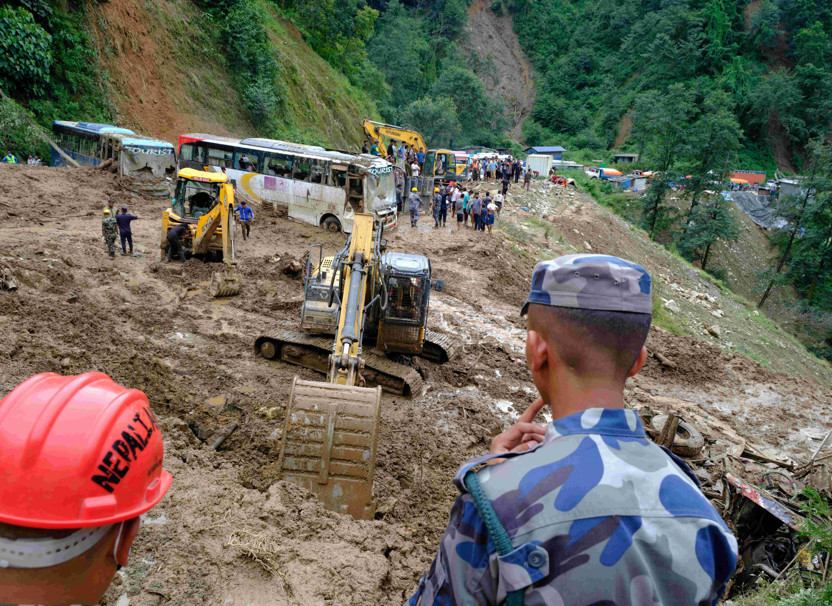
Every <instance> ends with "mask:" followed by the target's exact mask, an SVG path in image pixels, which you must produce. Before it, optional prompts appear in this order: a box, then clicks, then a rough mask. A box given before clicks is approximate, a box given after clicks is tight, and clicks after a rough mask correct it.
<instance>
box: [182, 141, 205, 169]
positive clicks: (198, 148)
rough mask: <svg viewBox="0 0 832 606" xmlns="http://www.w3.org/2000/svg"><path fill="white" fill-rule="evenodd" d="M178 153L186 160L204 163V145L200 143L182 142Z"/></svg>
mask: <svg viewBox="0 0 832 606" xmlns="http://www.w3.org/2000/svg"><path fill="white" fill-rule="evenodd" d="M179 155H180V156H181V157H182V159H183V160H185V161H187V162H198V163H199V164H204V163H205V146H204V145H203V144H200V143H183V144H182V148H181V149H180V150H179Z"/></svg>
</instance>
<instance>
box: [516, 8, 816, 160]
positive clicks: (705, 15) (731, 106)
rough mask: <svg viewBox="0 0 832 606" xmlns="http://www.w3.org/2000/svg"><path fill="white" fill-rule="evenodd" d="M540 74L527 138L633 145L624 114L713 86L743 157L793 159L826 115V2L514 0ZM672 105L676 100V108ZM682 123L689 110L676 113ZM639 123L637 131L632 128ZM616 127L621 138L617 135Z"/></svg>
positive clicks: (698, 98)
mask: <svg viewBox="0 0 832 606" xmlns="http://www.w3.org/2000/svg"><path fill="white" fill-rule="evenodd" d="M509 6H510V7H511V9H512V10H513V11H514V22H515V28H516V30H517V33H518V36H519V38H520V42H521V44H522V45H523V47H524V49H525V51H526V52H527V53H528V54H529V56H530V57H531V59H532V62H533V64H534V66H535V68H536V70H537V72H538V73H539V74H540V77H539V79H538V81H537V91H538V92H537V99H536V102H535V107H534V111H533V113H532V118H533V120H531V121H529V123H527V125H526V129H525V132H526V135H527V138H531V139H534V141H530V143H536V144H540V143H545V142H549V141H552V142H555V141H557V142H558V143H559V144H562V145H565V146H567V147H570V148H572V149H575V148H585V149H594V150H609V149H610V148H612V147H613V146H615V147H618V146H623V147H624V148H625V149H627V148H628V145H629V147H632V148H637V147H639V145H640V143H637V142H636V141H632V138H631V142H629V143H628V142H627V138H628V137H627V124H626V122H623V121H622V116H624V115H626V114H627V113H631V112H633V108H635V109H636V111H635V113H636V114H637V113H638V107H639V99H642V98H645V97H647V96H650V95H658V96H666V95H667V92H668V91H669V90H670V89H671V88H672V87H673V86H674V85H677V86H680V87H682V88H683V89H684V90H685V91H687V92H688V94H689V96H690V97H691V101H690V103H692V104H694V105H697V104H701V103H702V101H703V99H705V98H707V97H708V96H710V95H713V94H714V93H716V92H720V93H723V94H724V95H725V96H726V97H725V103H724V106H725V107H726V108H727V109H728V110H729V111H730V112H731V113H732V114H733V115H734V116H735V118H736V120H737V121H738V122H739V125H740V127H741V128H742V134H741V135H739V137H738V139H739V142H740V153H739V159H738V162H739V164H741V165H743V166H744V167H749V168H751V167H755V168H758V169H765V170H767V171H770V172H772V173H773V172H774V170H775V169H777V168H779V169H781V170H794V169H795V168H798V169H799V168H800V161H801V159H802V158H803V157H804V156H805V146H806V144H807V142H808V141H809V140H810V139H811V138H815V137H819V136H822V135H823V133H824V132H825V131H826V130H828V128H829V126H830V122H832V104H830V91H832V39H830V37H829V33H828V32H829V31H830V28H832V7H830V4H829V3H828V2H827V1H825V0H806V1H803V2H793V1H791V0H765V1H763V2H758V1H752V2H750V3H749V2H746V1H744V0H739V1H735V2H724V1H723V0H701V1H700V0H696V1H695V0H682V1H679V2H643V1H642V0H623V1H613V0H585V1H579V2H574V1H572V0H540V1H537V2H530V1H528V0H512V1H511V2H510V3H509ZM674 109H675V108H674ZM673 113H674V114H675V116H676V117H677V119H678V121H679V122H680V123H681V124H684V122H685V110H684V108H683V107H679V108H678V111H674V112H673ZM634 133H635V131H634ZM617 134H618V135H619V136H618V137H616V135H617Z"/></svg>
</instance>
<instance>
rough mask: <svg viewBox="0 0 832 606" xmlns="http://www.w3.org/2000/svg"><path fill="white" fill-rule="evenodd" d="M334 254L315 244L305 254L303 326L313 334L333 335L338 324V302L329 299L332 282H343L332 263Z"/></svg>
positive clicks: (335, 284)
mask: <svg viewBox="0 0 832 606" xmlns="http://www.w3.org/2000/svg"><path fill="white" fill-rule="evenodd" d="M332 262H333V257H324V256H323V247H322V246H321V245H320V244H315V245H313V246H312V247H310V248H309V255H308V256H307V258H306V268H305V269H306V271H305V280H304V289H303V290H304V295H303V306H302V307H301V312H300V327H301V330H303V331H304V332H308V333H312V334H325V335H334V334H335V331H336V329H337V327H338V311H339V309H338V305H337V303H336V302H335V301H334V300H333V301H331V300H330V286H333V285H334V287H335V288H338V287H339V286H340V280H341V272H340V271H336V270H334V269H333V267H332Z"/></svg>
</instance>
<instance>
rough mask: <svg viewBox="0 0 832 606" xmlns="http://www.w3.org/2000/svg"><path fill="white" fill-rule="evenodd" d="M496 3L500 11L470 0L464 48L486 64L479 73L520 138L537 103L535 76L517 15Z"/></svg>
mask: <svg viewBox="0 0 832 606" xmlns="http://www.w3.org/2000/svg"><path fill="white" fill-rule="evenodd" d="M497 6H498V8H499V13H498V12H497V11H495V10H494V9H493V8H492V6H491V4H490V3H488V2H486V0H474V1H473V2H471V5H470V6H469V7H468V25H467V26H466V28H465V32H466V34H467V38H466V39H465V41H464V42H463V44H462V48H463V49H464V50H466V51H469V52H470V51H473V52H474V53H476V55H477V57H478V58H479V61H480V62H481V64H482V66H483V69H481V70H480V71H479V76H480V78H482V79H483V81H484V82H485V84H486V92H487V93H488V94H489V95H491V96H492V97H496V98H499V99H500V100H501V101H502V102H503V103H504V105H505V111H506V113H507V114H508V116H509V121H510V129H511V130H510V132H511V138H512V139H514V140H517V139H519V138H520V135H521V132H522V129H523V122H525V121H526V119H527V118H529V116H531V112H532V107H534V93H535V86H534V77H533V74H532V67H531V64H530V63H529V60H528V58H527V57H526V53H524V52H523V47H522V46H520V41H519V40H518V39H517V35H516V34H515V33H514V19H513V18H512V16H511V14H510V13H508V12H507V11H503V7H502V5H501V4H497Z"/></svg>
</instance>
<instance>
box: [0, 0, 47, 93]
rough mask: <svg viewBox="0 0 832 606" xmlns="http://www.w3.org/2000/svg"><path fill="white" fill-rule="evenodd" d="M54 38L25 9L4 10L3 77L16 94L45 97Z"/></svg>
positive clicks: (0, 21) (0, 33) (0, 15)
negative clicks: (51, 46) (31, 94)
mask: <svg viewBox="0 0 832 606" xmlns="http://www.w3.org/2000/svg"><path fill="white" fill-rule="evenodd" d="M51 44H52V36H50V35H49V34H48V33H47V32H46V30H44V29H43V28H42V27H41V26H40V25H38V24H37V23H35V18H34V17H33V16H32V13H30V12H29V11H27V10H26V9H24V8H16V9H12V8H9V7H8V6H4V7H0V76H2V78H3V80H4V81H5V82H6V83H7V84H8V85H10V86H11V88H13V89H14V90H15V91H17V92H21V93H33V94H35V95H42V94H43V93H44V92H46V88H47V85H48V83H49V68H50V67H51V65H52V51H51V50H50V48H49V47H50V45H51Z"/></svg>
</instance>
